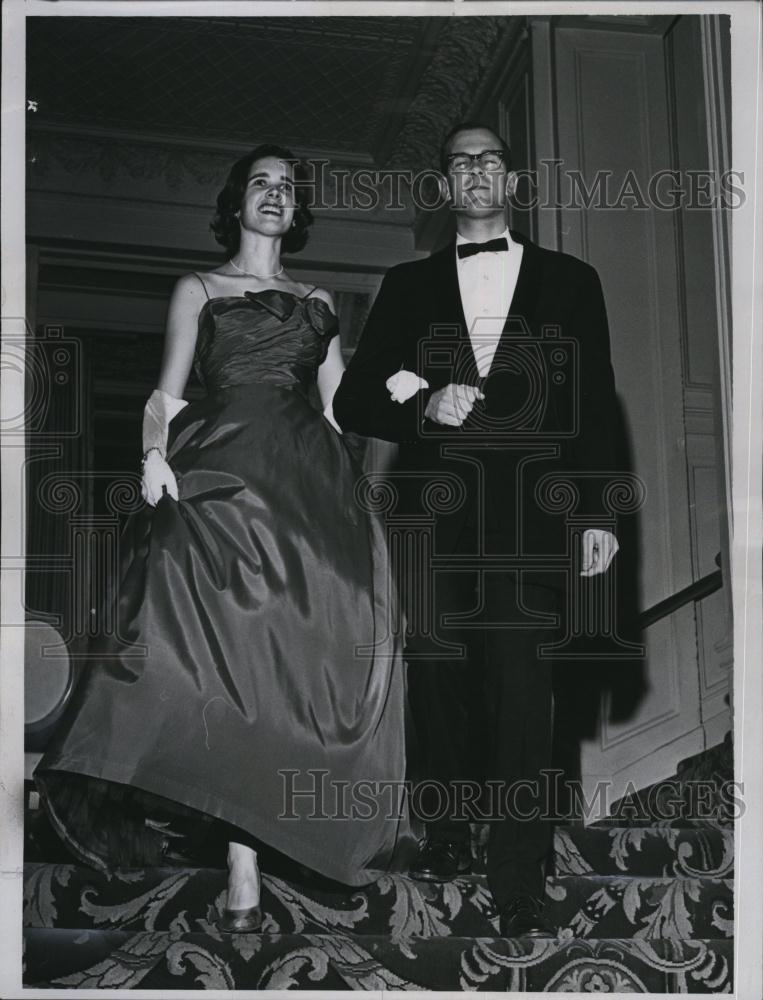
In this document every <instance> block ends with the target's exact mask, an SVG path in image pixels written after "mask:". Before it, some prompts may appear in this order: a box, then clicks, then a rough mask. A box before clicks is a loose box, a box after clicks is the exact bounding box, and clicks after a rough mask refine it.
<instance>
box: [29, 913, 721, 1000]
mask: <svg viewBox="0 0 763 1000" xmlns="http://www.w3.org/2000/svg"><path fill="white" fill-rule="evenodd" d="M25 963H26V972H25V985H27V986H37V987H42V986H69V987H72V986H73V987H78V988H94V987H95V988H102V987H114V986H121V987H123V988H140V989H154V990H168V991H169V990H173V989H174V990H179V989H184V990H188V989H198V988H200V987H204V988H208V989H215V988H217V989H279V988H281V989H284V988H300V989H330V990H342V991H343V990H347V989H365V990H371V989H375V990H380V989H388V990H391V989H396V988H397V989H416V988H420V989H427V990H475V989H477V990H497V991H502V992H512V993H513V992H541V991H545V990H548V991H551V992H562V991H570V990H574V991H575V992H578V991H579V990H582V991H584V992H586V993H587V992H588V991H592V990H593V991H599V990H605V991H610V992H615V991H617V992H621V991H623V992H649V993H668V992H681V991H686V988H687V983H688V986H689V992H692V993H694V992H708V993H710V992H715V991H717V990H718V989H729V988H730V986H731V974H732V969H733V942H732V941H730V940H729V939H716V938H687V939H685V940H680V941H659V940H658V941H645V940H628V939H620V938H608V939H597V940H593V939H567V940H563V941H556V940H549V939H543V940H540V939H510V938H499V937H483V938H473V937H464V936H460V937H455V936H454V937H450V938H439V939H438V938H408V939H398V940H395V941H393V940H392V939H390V938H389V937H388V936H382V935H379V936H365V935H352V934H348V933H332V934H325V933H324V934H321V933H301V934H298V933H296V934H295V933H292V934H277V935H271V934H257V935H236V936H231V937H227V936H226V937H219V936H217V937H215V936H214V935H213V934H205V933H201V932H183V933H179V932H172V931H144V932H135V931H132V932H130V931H125V930H109V931H90V932H85V933H84V934H83V932H82V931H78V930H63V929H56V930H37V931H35V930H30V931H27V932H26V951H25ZM682 987H683V989H682Z"/></svg>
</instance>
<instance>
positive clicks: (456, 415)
mask: <svg viewBox="0 0 763 1000" xmlns="http://www.w3.org/2000/svg"><path fill="white" fill-rule="evenodd" d="M484 398H485V395H484V393H482V392H481V391H480V390H479V389H478V388H477V387H476V386H475V385H454V384H453V383H452V382H451V383H450V384H449V385H446V386H445V388H444V389H438V390H437V391H436V392H433V393H432V395H431V396H430V397H429V402H428V403H427V408H426V410H424V416H425V417H428V418H429V420H433V421H434V422H435V423H436V424H448V425H449V426H450V427H460V426H461V424H462V423H463V422H464V420H466V418H467V417H468V416H469V414H470V413H471V412H472V408H473V407H474V401H475V399H484Z"/></svg>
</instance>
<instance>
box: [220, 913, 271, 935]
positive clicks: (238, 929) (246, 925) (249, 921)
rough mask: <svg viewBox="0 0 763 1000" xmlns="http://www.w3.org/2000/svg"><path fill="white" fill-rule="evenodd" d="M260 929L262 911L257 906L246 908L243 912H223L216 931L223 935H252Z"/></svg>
mask: <svg viewBox="0 0 763 1000" xmlns="http://www.w3.org/2000/svg"><path fill="white" fill-rule="evenodd" d="M261 927H262V910H261V909H260V907H259V906H247V907H245V908H244V909H243V910H228V909H225V910H223V915H222V916H221V917H220V918H219V920H218V921H217V929H218V930H219V931H222V932H223V934H253V933H254V932H255V931H258V930H259V929H260V928H261Z"/></svg>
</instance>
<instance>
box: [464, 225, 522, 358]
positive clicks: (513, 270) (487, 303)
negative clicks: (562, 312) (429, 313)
mask: <svg viewBox="0 0 763 1000" xmlns="http://www.w3.org/2000/svg"><path fill="white" fill-rule="evenodd" d="M501 235H502V236H505V237H506V241H507V243H508V245H509V249H508V252H506V251H503V250H498V251H495V252H492V251H488V252H486V251H484V250H483V251H481V252H480V253H475V254H472V256H470V257H464V258H463V259H462V258H460V257H459V256H458V251H456V267H457V270H458V287H459V290H460V292H461V305H462V306H463V309H464V318H465V319H466V326H467V329H468V330H469V338H470V339H471V342H472V350H473V351H474V357H475V359H476V361H477V370H478V371H479V373H480V376H482V377H484V376H485V375H487V373H488V371H489V370H490V365H491V364H492V362H493V356H494V354H495V351H496V348H497V347H498V341H499V339H500V337H501V333H502V332H503V326H504V323H505V322H506V317H507V315H508V312H509V306H510V305H511V300H512V298H513V296H514V289H515V288H516V285H517V278H518V276H519V266H520V264H521V263H522V251H523V249H524V247H523V246H522V244H521V243H515V242H514V241H513V240H512V238H511V236H509V230H508V228H507V229H506V230H505V231H504V232H503V233H502V234H501ZM473 242H475V241H474V240H468V239H466V237H464V236H461V235H460V234H457V235H456V246H458V245H459V244H461V243H473ZM480 242H482V241H480Z"/></svg>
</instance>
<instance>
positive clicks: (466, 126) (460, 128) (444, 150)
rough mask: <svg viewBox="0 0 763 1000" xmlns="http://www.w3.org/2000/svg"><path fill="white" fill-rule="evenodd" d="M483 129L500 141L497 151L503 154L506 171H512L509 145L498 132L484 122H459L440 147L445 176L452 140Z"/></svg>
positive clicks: (441, 166) (442, 168)
mask: <svg viewBox="0 0 763 1000" xmlns="http://www.w3.org/2000/svg"><path fill="white" fill-rule="evenodd" d="M475 128H481V129H485V130H486V131H487V132H492V133H493V135H494V136H495V137H496V139H497V140H498V144H497V146H496V149H500V150H501V152H502V153H503V161H504V163H505V164H506V169H507V170H511V150H510V149H509V147H508V145H507V143H505V142H504V141H503V139H502V138H501V137H500V135H498V133H497V132H496V130H495V129H494V128H492V126H490V125H486V124H485V123H484V122H475V121H468V122H459V123H458V125H454V126H453V128H452V129H451V130H450V132H448V134H447V135H446V136H445V138H444V139H443V140H442V145H441V146H440V170H441V171H442V173H443V174H447V172H448V146H449V145H450V143H451V140H452V139H454V138H455V137H456V136H457V135H458V133H459V132H467V131H470V130H471V129H475Z"/></svg>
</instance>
